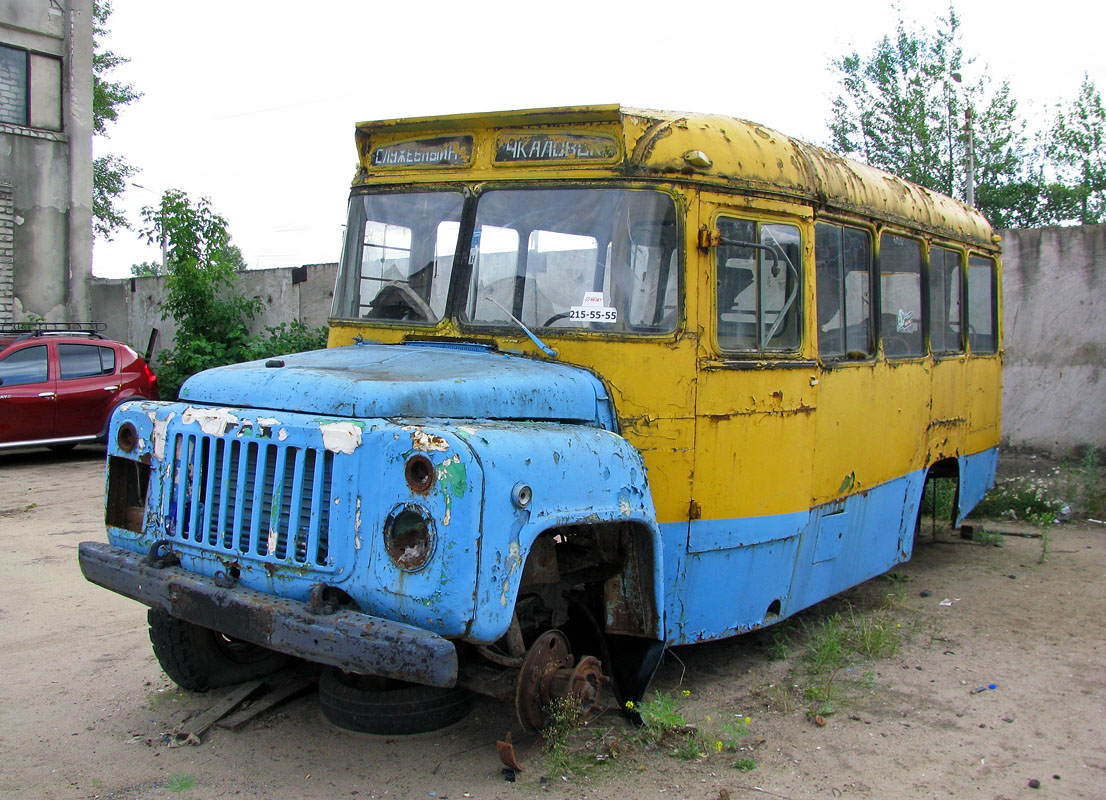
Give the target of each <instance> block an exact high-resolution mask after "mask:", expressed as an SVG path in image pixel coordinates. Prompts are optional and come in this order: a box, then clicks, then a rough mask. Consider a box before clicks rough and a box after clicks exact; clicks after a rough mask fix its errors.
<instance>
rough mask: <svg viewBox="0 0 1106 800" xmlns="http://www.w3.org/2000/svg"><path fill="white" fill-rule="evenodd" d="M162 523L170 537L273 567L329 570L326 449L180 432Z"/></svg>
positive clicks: (329, 460)
mask: <svg viewBox="0 0 1106 800" xmlns="http://www.w3.org/2000/svg"><path fill="white" fill-rule="evenodd" d="M168 444H169V447H168V448H167V451H168V452H166V454H165V455H166V461H167V462H168V463H169V465H170V483H169V486H168V490H167V491H166V492H165V493H164V494H163V496H162V517H163V519H164V520H165V527H166V533H167V534H168V536H169V537H170V538H173V539H177V540H180V541H182V542H190V543H192V544H194V545H198V546H200V547H202V548H204V549H206V550H213V551H216V552H222V553H226V554H228V555H235V556H246V557H250V558H254V559H259V560H263V561H269V562H279V563H288V564H309V565H311V566H313V567H327V566H328V561H329V554H330V553H329V548H330V505H331V502H330V501H331V477H332V473H333V467H334V455H333V454H332V453H331V452H329V451H327V450H315V449H312V448H303V447H290V446H285V445H283V444H278V443H275V442H269V441H259V440H243V439H237V438H231V439H223V438H218V437H215V436H207V435H204V434H200V435H191V434H183V433H178V434H176V435H175V436H173V437H171V438H170V439H169V442H168Z"/></svg>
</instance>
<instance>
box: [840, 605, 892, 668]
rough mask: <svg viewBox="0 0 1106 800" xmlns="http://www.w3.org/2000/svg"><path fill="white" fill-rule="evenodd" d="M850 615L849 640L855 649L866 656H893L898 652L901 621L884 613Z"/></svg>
mask: <svg viewBox="0 0 1106 800" xmlns="http://www.w3.org/2000/svg"><path fill="white" fill-rule="evenodd" d="M850 617H851V620H850V622H851V624H850V626H849V631H848V641H849V644H850V645H851V646H852V649H853V650H854V651H856V652H857V653H859V654H860V655H862V656H864V657H865V658H891V657H892V656H894V655H895V653H897V652H898V649H899V638H900V637H899V633H900V631H901V628H902V626H901V625H900V624H899V623H896V622H894V620H892V619H891V618H890V617H888V616H886V615H884V614H874V615H871V616H862V617H857V616H856V615H855V614H851V613H850Z"/></svg>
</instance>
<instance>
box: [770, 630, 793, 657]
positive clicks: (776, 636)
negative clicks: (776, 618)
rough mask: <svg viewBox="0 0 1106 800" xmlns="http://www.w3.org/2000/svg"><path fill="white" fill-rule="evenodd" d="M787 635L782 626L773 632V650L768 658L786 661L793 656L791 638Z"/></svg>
mask: <svg viewBox="0 0 1106 800" xmlns="http://www.w3.org/2000/svg"><path fill="white" fill-rule="evenodd" d="M787 633H788V632H787V629H786V628H784V627H783V626H782V625H777V626H776V628H775V629H774V630H773V631H772V649H771V652H770V653H769V656H768V657H769V658H771V659H772V660H773V661H786V660H787V657H788V656H790V655H791V637H790V636H788V635H787Z"/></svg>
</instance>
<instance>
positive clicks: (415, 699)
mask: <svg viewBox="0 0 1106 800" xmlns="http://www.w3.org/2000/svg"><path fill="white" fill-rule="evenodd" d="M473 699H474V695H473V693H472V692H470V691H469V690H468V689H462V688H461V687H456V686H455V687H453V688H451V689H445V688H442V687H439V686H423V685H421V684H417V683H407V682H406V681H398V680H394V679H392V678H382V677H379V676H377V675H357V674H355V673H352V672H343V671H342V670H340V669H337V668H335V667H326V668H325V669H323V672H322V675H320V676H319V705H320V706H321V707H322V710H323V716H324V717H326V718H327V720H329V721H330V722H331V723H333V724H334V725H337V726H338V727H339V728H345V729H346V730H351V731H360V732H361V733H379V734H392V735H404V734H411V733H426V732H427V731H436V730H438V729H439V728H444V727H446V726H447V725H452V724H453V723H454V722H458V721H460V720H461V719H463V718H464V717H465V716H466V715H467V714H468V713H469V711H471V710H472V703H473Z"/></svg>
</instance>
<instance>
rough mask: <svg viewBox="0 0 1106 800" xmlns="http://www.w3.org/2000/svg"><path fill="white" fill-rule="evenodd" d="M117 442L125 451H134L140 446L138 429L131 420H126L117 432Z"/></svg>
mask: <svg viewBox="0 0 1106 800" xmlns="http://www.w3.org/2000/svg"><path fill="white" fill-rule="evenodd" d="M115 444H116V445H117V446H118V447H119V449H120V450H122V451H123V452H124V453H132V452H134V449H135V448H136V447H138V430H137V429H136V428H135V427H134V424H133V423H131V422H124V423H123V424H122V425H120V426H119V430H118V431H116V432H115Z"/></svg>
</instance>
